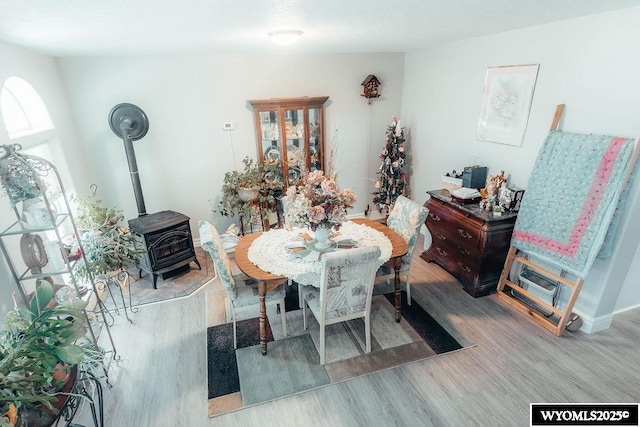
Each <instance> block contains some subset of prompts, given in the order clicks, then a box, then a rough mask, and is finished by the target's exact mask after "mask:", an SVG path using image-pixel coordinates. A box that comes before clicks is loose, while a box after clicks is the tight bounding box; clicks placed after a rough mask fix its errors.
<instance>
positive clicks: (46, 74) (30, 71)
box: [0, 41, 85, 323]
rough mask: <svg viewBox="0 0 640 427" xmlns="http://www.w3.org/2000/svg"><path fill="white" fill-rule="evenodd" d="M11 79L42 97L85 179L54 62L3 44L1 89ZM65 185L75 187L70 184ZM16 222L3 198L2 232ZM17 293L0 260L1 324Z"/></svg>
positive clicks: (2, 135) (3, 136) (2, 130)
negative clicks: (21, 82)
mask: <svg viewBox="0 0 640 427" xmlns="http://www.w3.org/2000/svg"><path fill="white" fill-rule="evenodd" d="M11 76H18V77H21V78H22V79H24V80H26V81H27V82H29V83H30V84H31V85H32V86H33V87H34V89H35V90H36V91H37V92H38V93H39V94H40V96H41V97H42V99H43V101H44V103H45V105H46V106H47V108H48V110H49V114H50V115H51V118H52V120H53V124H54V126H55V127H56V129H57V132H58V135H59V137H60V138H59V139H60V147H61V148H62V151H63V153H64V155H65V156H66V157H67V159H68V160H69V168H70V169H71V171H70V174H71V176H73V177H75V178H78V179H82V177H83V176H84V174H85V169H84V165H85V162H84V161H83V158H82V156H81V155H78V153H79V150H77V144H78V138H77V133H76V129H75V125H74V121H73V120H72V117H71V116H70V114H69V108H68V105H67V99H66V96H65V92H64V89H63V87H62V84H61V81H60V76H59V74H58V70H57V67H56V63H55V61H54V59H53V58H51V57H48V56H45V55H42V54H38V53H34V52H32V51H29V50H27V49H24V48H21V47H18V46H14V45H11V44H8V43H4V42H1V41H0V85H2V84H4V82H5V80H6V79H7V78H9V77H11ZM9 143H10V141H9V136H8V135H7V131H6V127H5V124H4V121H3V119H2V115H1V114H0V145H4V144H9ZM65 184H66V185H69V186H73V182H71V181H68V182H65ZM0 191H1V190H0ZM15 219H16V218H15V214H14V213H13V210H12V209H11V208H10V205H9V199H8V198H6V197H4V196H2V197H0V230H5V229H6V228H7V227H8V226H9V225H10V224H11V223H12V222H13V221H15ZM14 290H16V288H15V284H14V282H13V279H12V278H11V276H10V274H9V271H8V267H7V265H6V263H5V259H4V257H3V256H0V323H1V321H2V320H1V319H4V313H5V312H6V311H7V310H8V309H10V308H12V307H13V303H12V300H11V292H13V291H14Z"/></svg>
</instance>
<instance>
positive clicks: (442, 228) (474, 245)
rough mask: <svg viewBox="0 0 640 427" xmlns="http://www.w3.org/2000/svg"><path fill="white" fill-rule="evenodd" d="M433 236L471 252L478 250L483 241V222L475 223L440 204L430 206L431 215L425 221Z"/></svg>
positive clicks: (471, 219)
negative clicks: (437, 235) (455, 243)
mask: <svg viewBox="0 0 640 427" xmlns="http://www.w3.org/2000/svg"><path fill="white" fill-rule="evenodd" d="M425 224H426V225H427V228H429V231H431V233H432V234H435V233H438V234H439V235H440V238H442V239H448V240H451V241H455V242H457V243H458V244H459V245H462V246H465V247H467V248H469V249H471V250H474V249H475V250H478V249H479V247H480V242H481V241H482V228H481V227H482V222H479V223H478V221H474V220H473V218H469V217H466V216H465V215H464V214H463V213H458V212H455V210H453V209H452V208H450V207H447V206H442V205H440V204H439V203H437V201H436V203H434V204H429V215H428V217H427V220H426V221H425Z"/></svg>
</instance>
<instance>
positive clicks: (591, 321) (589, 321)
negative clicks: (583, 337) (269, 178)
mask: <svg viewBox="0 0 640 427" xmlns="http://www.w3.org/2000/svg"><path fill="white" fill-rule="evenodd" d="M575 313H576V314H578V315H580V317H581V318H582V326H581V327H580V331H581V332H584V333H585V334H594V333H596V332H600V331H604V330H605V329H608V328H609V327H610V326H611V322H612V321H613V313H611V314H607V315H604V316H598V317H595V318H594V317H590V316H584V315H583V314H581V313H579V312H577V311H575Z"/></svg>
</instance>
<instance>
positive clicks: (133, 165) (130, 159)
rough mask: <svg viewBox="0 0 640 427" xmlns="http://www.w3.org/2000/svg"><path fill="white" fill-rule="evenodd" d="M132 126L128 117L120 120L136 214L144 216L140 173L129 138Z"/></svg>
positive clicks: (131, 121) (132, 123) (145, 209)
mask: <svg viewBox="0 0 640 427" xmlns="http://www.w3.org/2000/svg"><path fill="white" fill-rule="evenodd" d="M133 128H134V122H133V120H131V119H129V118H126V119H124V120H122V122H121V123H120V129H121V130H122V135H123V137H122V139H123V141H124V151H125V153H126V154H127V163H128V164H129V174H130V175H131V184H133V194H134V195H135V197H136V206H137V207H138V216H144V215H146V214H147V208H146V207H145V205H144V197H143V195H142V185H141V184H140V174H139V173H138V162H136V153H135V152H134V151H133V141H132V140H131V131H132V130H133Z"/></svg>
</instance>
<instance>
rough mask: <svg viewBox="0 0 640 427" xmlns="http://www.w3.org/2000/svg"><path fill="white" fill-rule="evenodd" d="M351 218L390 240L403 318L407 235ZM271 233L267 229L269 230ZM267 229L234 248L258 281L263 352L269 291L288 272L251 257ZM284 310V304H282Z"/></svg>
mask: <svg viewBox="0 0 640 427" xmlns="http://www.w3.org/2000/svg"><path fill="white" fill-rule="evenodd" d="M350 221H352V222H354V223H355V224H359V225H364V226H366V227H370V228H372V229H374V230H377V231H379V232H381V233H382V234H384V236H385V237H386V238H387V239H388V240H389V242H390V243H391V254H390V257H389V259H388V261H386V262H385V263H384V265H385V266H387V267H389V268H393V270H394V272H395V280H394V285H395V294H394V306H395V319H396V322H400V318H401V298H400V267H401V266H402V256H403V255H405V254H406V253H407V252H408V250H409V247H408V246H407V242H406V241H405V240H404V238H403V237H402V236H401V235H400V234H398V233H397V232H395V231H394V230H393V229H392V228H390V227H388V226H387V225H386V224H383V223H382V222H380V221H377V220H372V219H368V218H353V219H351V220H350ZM266 233H268V231H267V232H266ZM263 234H264V232H258V233H251V234H246V235H244V236H243V237H242V238H241V239H240V240H239V241H238V244H237V246H236V249H235V260H236V263H237V265H238V268H240V270H241V271H242V272H243V273H244V274H245V275H247V276H249V277H251V278H252V279H254V280H255V281H256V282H257V283H258V296H259V300H260V346H261V351H262V355H266V354H267V309H266V295H267V293H269V292H270V291H272V290H274V289H276V288H277V287H278V286H280V285H281V284H283V283H285V282H286V281H287V280H288V277H287V276H286V275H276V274H273V273H270V272H269V271H265V269H263V268H260V267H259V266H258V265H256V264H255V263H253V262H252V261H251V260H250V259H249V258H250V257H249V251H250V248H251V245H252V244H254V242H255V241H256V239H258V238H259V237H261V236H262V235H263ZM281 310H284V307H281Z"/></svg>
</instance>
